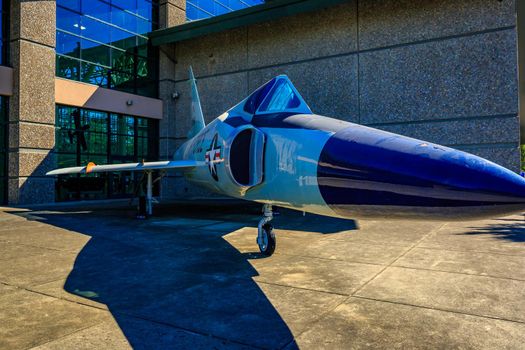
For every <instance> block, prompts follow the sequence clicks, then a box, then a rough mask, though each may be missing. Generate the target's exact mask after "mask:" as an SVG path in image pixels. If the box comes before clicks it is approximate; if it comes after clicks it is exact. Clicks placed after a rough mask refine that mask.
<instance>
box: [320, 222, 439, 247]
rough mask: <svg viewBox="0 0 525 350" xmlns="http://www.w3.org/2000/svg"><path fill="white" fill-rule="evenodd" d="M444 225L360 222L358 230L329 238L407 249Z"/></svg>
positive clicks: (433, 223)
mask: <svg viewBox="0 0 525 350" xmlns="http://www.w3.org/2000/svg"><path fill="white" fill-rule="evenodd" d="M443 225H444V223H443V222H438V221H408V220H405V221H402V220H395V221H387V220H385V221H371V220H370V221H369V220H360V221H358V224H357V226H358V227H357V229H355V230H351V231H341V232H338V233H335V234H332V235H328V238H329V239H334V240H346V241H349V242H358V243H368V244H382V245H385V244H387V245H397V246H403V247H407V246H410V245H412V244H415V243H417V242H418V241H419V240H421V239H423V238H424V237H426V236H427V235H428V234H430V233H432V232H433V231H435V230H437V229H439V228H440V227H442V226H443Z"/></svg>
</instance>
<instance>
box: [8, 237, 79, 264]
mask: <svg viewBox="0 0 525 350" xmlns="http://www.w3.org/2000/svg"><path fill="white" fill-rule="evenodd" d="M0 243H7V244H14V245H22V246H25V247H33V248H40V249H45V250H50V251H53V252H62V253H68V254H78V253H79V252H74V251H72V250H63V249H57V248H49V247H43V246H40V245H34V244H27V243H20V242H14V241H9V240H7V241H2V240H0ZM37 255H38V254H37ZM29 256H31V255H27V256H26V257H29ZM1 260H3V259H0V261H1ZM9 260H11V259H9Z"/></svg>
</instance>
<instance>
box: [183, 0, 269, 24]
mask: <svg viewBox="0 0 525 350" xmlns="http://www.w3.org/2000/svg"><path fill="white" fill-rule="evenodd" d="M262 3H264V0H188V1H186V19H187V20H188V21H195V20H198V19H204V18H208V17H213V16H218V15H222V14H225V13H228V12H231V11H236V10H241V9H244V8H246V7H250V6H255V5H260V4H262Z"/></svg>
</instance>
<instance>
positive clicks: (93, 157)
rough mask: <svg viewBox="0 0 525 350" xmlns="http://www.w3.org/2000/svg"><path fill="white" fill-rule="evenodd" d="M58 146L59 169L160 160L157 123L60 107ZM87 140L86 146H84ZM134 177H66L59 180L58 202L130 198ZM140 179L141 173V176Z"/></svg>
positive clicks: (149, 120)
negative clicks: (91, 163) (90, 163)
mask: <svg viewBox="0 0 525 350" xmlns="http://www.w3.org/2000/svg"><path fill="white" fill-rule="evenodd" d="M55 130H56V147H55V152H56V155H57V163H58V164H57V165H58V166H59V167H68V166H79V165H85V164H87V163H88V162H94V163H96V164H108V163H129V162H138V161H140V160H142V159H144V160H146V161H153V160H157V159H158V142H157V138H158V123H157V121H156V120H151V119H146V118H139V117H132V116H126V115H120V114H110V113H107V112H99V111H93V110H86V109H78V108H74V107H67V106H57V110H56V129H55ZM82 138H84V139H85V143H86V145H85V146H86V147H85V148H84V147H83V146H82V145H81V139H82ZM134 176H135V175H134V174H132V173H127V174H116V173H115V174H109V175H100V174H94V175H88V176H80V177H79V176H64V177H60V178H59V179H58V180H57V195H56V199H57V200H59V201H63V200H78V199H102V198H119V197H129V196H130V195H131V194H132V193H133V189H134V181H135V180H137V179H135V178H134ZM139 176H140V174H139Z"/></svg>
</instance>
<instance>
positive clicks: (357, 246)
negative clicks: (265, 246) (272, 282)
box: [278, 237, 408, 265]
mask: <svg viewBox="0 0 525 350" xmlns="http://www.w3.org/2000/svg"><path fill="white" fill-rule="evenodd" d="M278 239H279V253H281V254H289V255H301V256H310V257H316V258H324V259H332V260H342V261H350V262H358V263H365V264H377V265H387V264H389V263H391V262H392V261H393V260H394V259H395V258H397V257H398V256H400V255H401V254H402V253H404V252H405V251H406V250H407V249H408V248H406V247H403V246H399V245H385V244H369V243H360V242H355V241H345V240H335V239H328V238H327V237H322V238H321V239H318V240H315V239H308V240H304V239H303V240H299V239H296V238H290V237H279V238H278Z"/></svg>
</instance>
